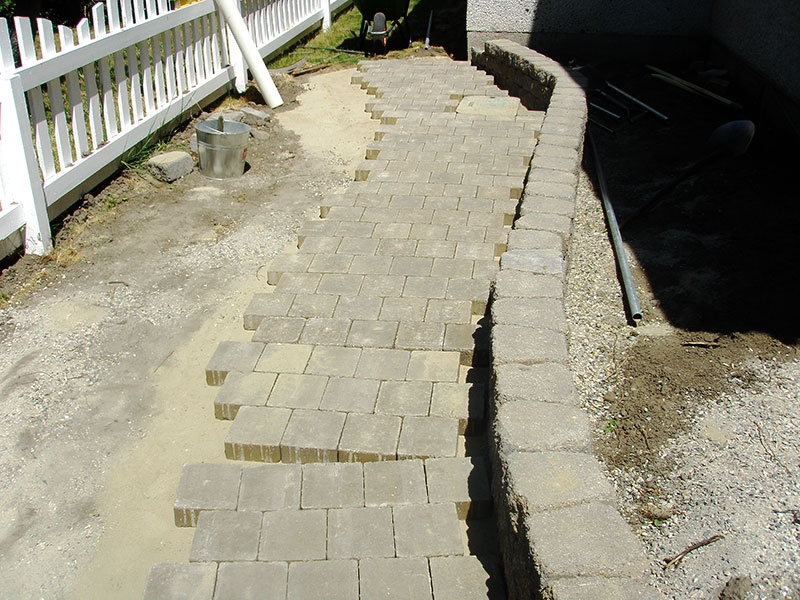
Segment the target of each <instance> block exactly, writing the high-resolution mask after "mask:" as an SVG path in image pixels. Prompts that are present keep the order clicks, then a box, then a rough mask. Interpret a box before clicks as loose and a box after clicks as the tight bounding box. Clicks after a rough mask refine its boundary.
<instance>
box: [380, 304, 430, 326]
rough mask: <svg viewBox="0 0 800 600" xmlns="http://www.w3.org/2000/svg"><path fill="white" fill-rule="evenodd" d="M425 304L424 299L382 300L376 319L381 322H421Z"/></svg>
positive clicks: (423, 316)
mask: <svg viewBox="0 0 800 600" xmlns="http://www.w3.org/2000/svg"><path fill="white" fill-rule="evenodd" d="M427 304H428V303H427V301H426V300H425V298H384V300H383V305H382V306H381V312H380V315H379V317H378V318H379V319H381V320H382V321H422V320H423V319H424V318H425V309H426V307H427Z"/></svg>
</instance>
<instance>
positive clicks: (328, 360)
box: [306, 346, 361, 377]
mask: <svg viewBox="0 0 800 600" xmlns="http://www.w3.org/2000/svg"><path fill="white" fill-rule="evenodd" d="M360 357H361V350H360V349H359V348H343V347H339V346H314V350H313V351H312V352H311V358H309V359H308V366H307V367H306V373H310V374H312V375H330V376H332V377H352V376H353V373H355V370H356V366H357V365H358V361H359V358H360Z"/></svg>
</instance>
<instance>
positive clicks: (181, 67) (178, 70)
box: [172, 27, 189, 96]
mask: <svg viewBox="0 0 800 600" xmlns="http://www.w3.org/2000/svg"><path fill="white" fill-rule="evenodd" d="M184 31H185V29H184V27H180V28H178V27H176V28H175V29H173V30H172V40H173V42H174V44H175V45H174V46H173V53H174V54H175V77H177V79H178V81H177V84H178V96H180V95H182V94H183V93H184V92H185V91H187V90H188V89H189V88H188V72H187V70H186V64H185V62H186V55H185V51H184V44H183V33H184Z"/></svg>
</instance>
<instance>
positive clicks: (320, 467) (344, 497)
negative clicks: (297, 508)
mask: <svg viewBox="0 0 800 600" xmlns="http://www.w3.org/2000/svg"><path fill="white" fill-rule="evenodd" d="M300 503H301V506H302V508H303V509H307V508H345V507H348V506H364V475H363V468H362V465H361V463H332V464H309V465H305V466H304V467H303V487H302V496H301V499H300Z"/></svg>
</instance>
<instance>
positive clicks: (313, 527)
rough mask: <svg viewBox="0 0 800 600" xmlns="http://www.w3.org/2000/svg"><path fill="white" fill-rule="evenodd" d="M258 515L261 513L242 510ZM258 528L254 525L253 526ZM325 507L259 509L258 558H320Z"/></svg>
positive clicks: (323, 548)
mask: <svg viewBox="0 0 800 600" xmlns="http://www.w3.org/2000/svg"><path fill="white" fill-rule="evenodd" d="M243 514H253V515H261V514H262V513H257V512H254V513H243ZM256 531H258V529H256ZM326 537H327V511H324V510H275V511H270V512H265V513H263V517H262V522H261V540H260V543H259V547H258V559H259V560H264V561H294V560H324V559H325V556H326V554H327V543H326Z"/></svg>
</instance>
